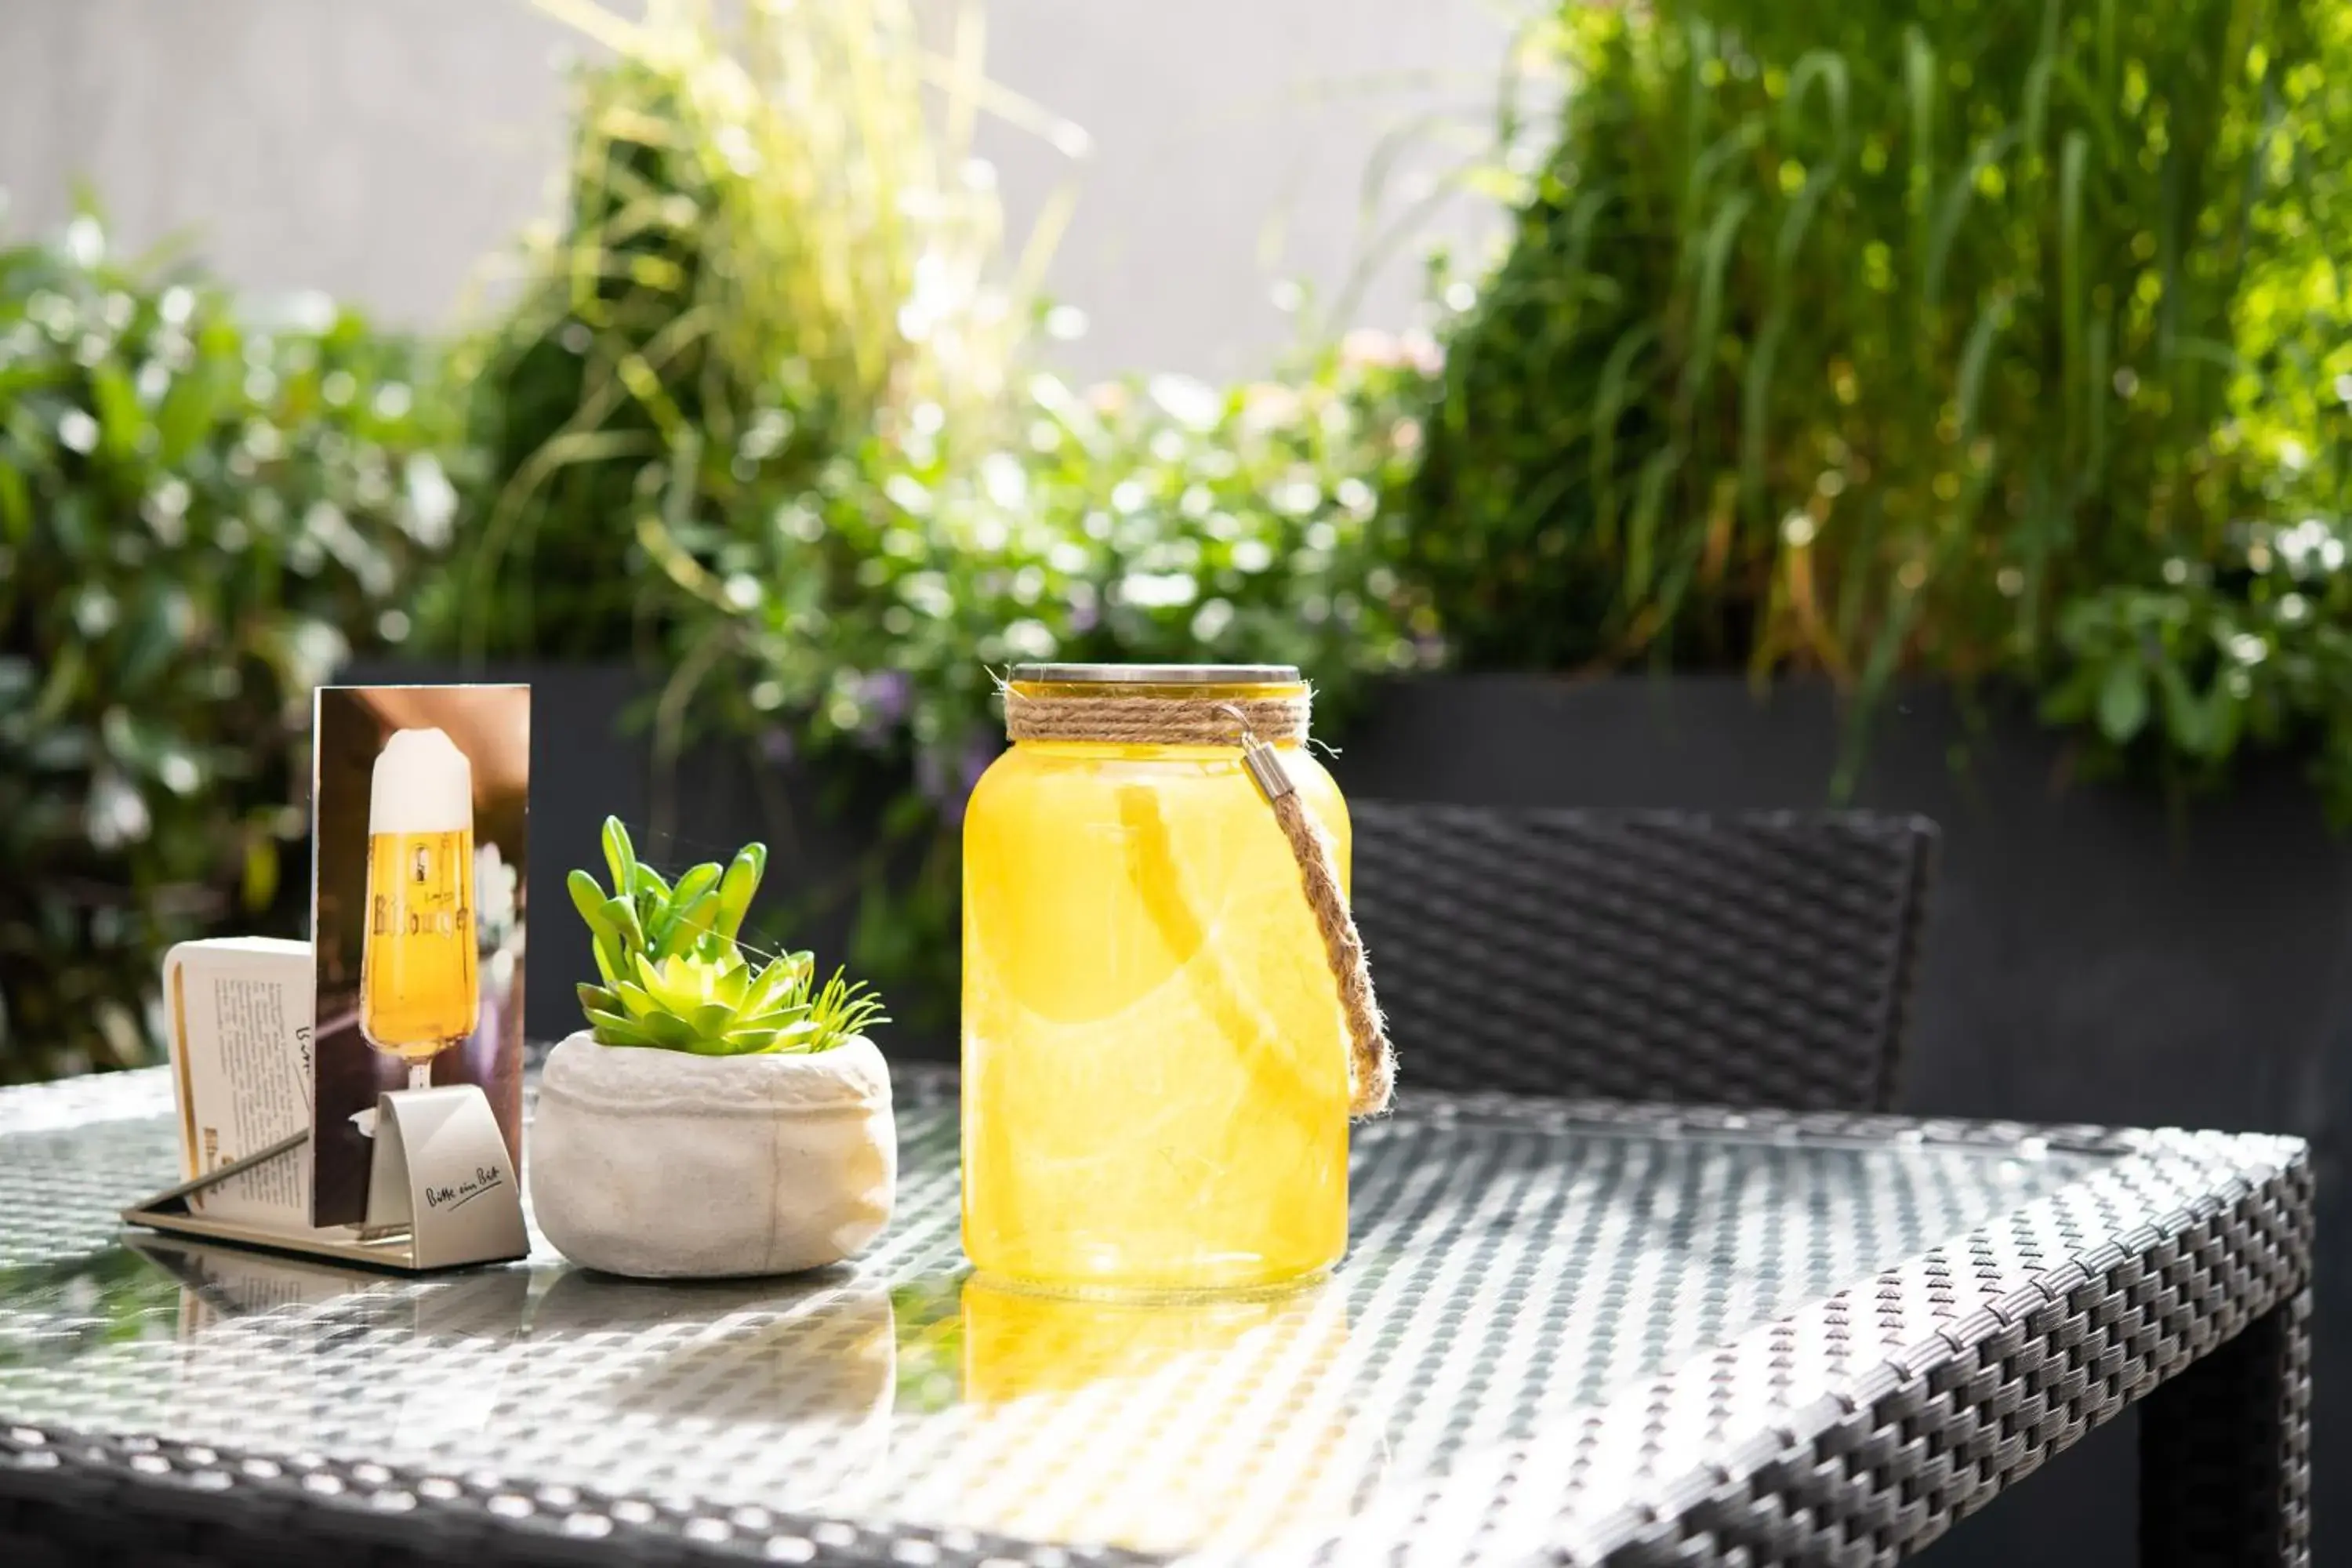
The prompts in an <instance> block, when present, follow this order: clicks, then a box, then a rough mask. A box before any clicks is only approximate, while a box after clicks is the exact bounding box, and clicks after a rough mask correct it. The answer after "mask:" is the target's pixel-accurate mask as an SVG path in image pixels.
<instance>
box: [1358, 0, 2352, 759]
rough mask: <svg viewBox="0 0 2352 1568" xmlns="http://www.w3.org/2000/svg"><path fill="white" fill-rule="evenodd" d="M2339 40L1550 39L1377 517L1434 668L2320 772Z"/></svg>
mask: <svg viewBox="0 0 2352 1568" xmlns="http://www.w3.org/2000/svg"><path fill="white" fill-rule="evenodd" d="M2342 13H2343V8H2342V7H2337V6H2333V5H2318V4H2315V3H2303V0H2153V3H2146V4H2135V5H2125V4H2121V3H2119V0H2072V3H2069V0H1953V3H1949V4H1938V5H1921V4H1864V5H1853V4H1844V3H1839V4H1828V3H1814V4H1786V3H1781V0H1769V3H1768V0H1657V3H1655V4H1651V5H1640V6H1618V5H1567V6H1564V7H1562V8H1561V9H1560V11H1559V13H1558V15H1557V16H1555V17H1554V18H1553V19H1552V21H1551V24H1550V26H1551V28H1552V36H1551V38H1550V40H1549V41H1550V44H1551V47H1552V48H1553V49H1554V50H1555V52H1556V53H1557V55H1558V57H1559V59H1560V60H1561V62H1562V63H1563V66H1564V68H1565V71H1566V75H1567V78H1568V86H1567V89H1566V97H1565V104H1564V108H1563V110H1562V115H1561V121H1560V123H1561V130H1560V133H1559V141H1558V142H1557V145H1556V146H1555V148H1554V149H1553V151H1552V153H1551V154H1550V156H1549V160H1548V162H1547V163H1545V164H1544V166H1543V167H1542V168H1541V169H1540V171H1539V172H1538V174H1536V176H1535V177H1534V180H1533V183H1532V188H1531V189H1530V190H1529V191H1528V194H1527V199H1526V200H1525V201H1524V203H1523V204H1522V205H1520V207H1519V208H1518V209H1517V215H1516V218H1515V229H1514V234H1513V242H1512V244H1511V247H1510V248H1509V251H1508V253H1507V257H1506V258H1505V259H1503V260H1502V262H1501V263H1500V264H1499V266H1498V267H1497V268H1496V270H1495V271H1494V273H1493V274H1492V276H1491V277H1490V278H1489V279H1487V280H1486V286H1485V288H1484V289H1483V291H1482V293H1481V295H1480V298H1479V299H1478V300H1477V302H1476V304H1475V306H1474V307H1473V308H1472V309H1471V310H1469V311H1468V312H1467V313H1466V314H1465V315H1463V316H1462V317H1461V318H1460V319H1459V320H1458V321H1456V322H1455V323H1454V329H1453V331H1451V333H1450V335H1449V342H1448V345H1447V346H1448V351H1449V353H1448V361H1447V364H1446V368H1445V372H1444V380H1443V384H1442V387H1441V389H1440V392H1439V395H1438V396H1437V397H1436V399H1435V400H1434V402H1433V407H1432V410H1431V415H1430V417H1429V420H1428V441H1427V450H1426V458H1425V460H1424V462H1423V464H1422V466H1421V468H1419V470H1418V472H1417V473H1416V474H1415V475H1414V476H1413V478H1412V481H1411V482H1410V483H1409V484H1408V485H1407V486H1406V487H1404V488H1403V489H1402V491H1401V493H1400V495H1399V497H1398V501H1399V504H1400V507H1401V510H1402V514H1403V515H1404V517H1405V518H1406V520H1407V525H1408V532H1409V542H1408V552H1409V560H1410V574H1412V575H1414V576H1416V577H1418V578H1420V579H1421V580H1423V581H1424V582H1425V583H1426V584H1428V586H1429V589H1430V591H1431V593H1432V595H1433V599H1434V602H1435V605H1436V608H1437V610H1438V612H1439V614H1440V616H1441V617H1442V619H1443V621H1444V626H1445V628H1446V631H1447V634H1448V636H1449V637H1450V639H1451V641H1452V643H1453V645H1454V648H1455V650H1456V651H1457V654H1458V656H1459V658H1461V660H1462V662H1464V663H1465V665H1467V666H1470V667H1472V668H1590V667H1604V668H1605V667H1610V666H1624V665H1652V666H1665V667H1675V668H1690V667H1702V668H1705V667H1715V668H1722V667H1730V668H1745V669H1747V670H1749V671H1751V672H1754V673H1755V674H1757V675H1758V676H1759V677H1760V676H1763V675H1765V674H1768V673H1770V672H1773V671H1778V670H1784V669H1801V670H1817V671H1822V672H1826V673H1827V674H1828V675H1829V676H1831V677H1832V678H1833V679H1837V680H1838V681H1840V682H1842V683H1844V684H1845V685H1847V686H1848V687H1849V688H1852V689H1858V690H1860V691H1862V692H1863V693H1864V694H1865V696H1866V695H1868V694H1870V693H1873V692H1875V691H1877V690H1879V689H1882V688H1883V687H1884V685H1885V683H1886V682H1887V681H1888V680H1889V679H1893V678H1894V677H1895V676H1896V675H1898V674H1901V673H1906V672H1919V673H1925V674H1929V675H1933V676H1937V677H1940V678H1945V679H1953V680H1956V681H1958V682H1960V683H1962V684H1964V685H1968V684H1974V683H1976V682H1979V681H1985V680H1992V681H2000V682H2011V683H2016V684H2021V685H2023V686H2026V687H2028V688H2030V689H2035V690H2038V691H2040V692H2041V693H2042V695H2043V702H2044V710H2045V712H2046V714H2047V715H2048V716H2049V717H2050V718H2051V719H2052V720H2053V721H2058V722H2062V723H2074V724H2080V725H2083V726H2084V727H2085V728H2086V729H2087V731H2088V732H2089V733H2090V734H2091V735H2093V736H2094V737H2095V738H2096V739H2097V741H2098V742H2099V743H2100V744H2102V745H2103V746H2104V747H2105V748H2107V749H2110V750H2111V751H2113V752H2116V753H2117V754H2120V755H2126V756H2142V755H2145V756H2147V757H2148V758H2150V759H2152V760H2155V761H2157V762H2158V763H2160V764H2161V765H2163V766H2165V767H2167V768H2168V769H2169V770H2170V771H2172V772H2174V773H2176V774H2195V773H2200V772H2210V771H2212V770H2214V769H2216V768H2218V767H2219V766H2220V764H2221V763H2223V762H2225V761H2226V760H2227V759H2228V758H2229V757H2230V756H2231V754H2232V752H2234V751H2235V750H2236V748H2237V747H2238V746H2239V745H2240V744H2241V742H2242V741H2243V740H2245V739H2247V738H2248V737H2252V738H2253V739H2255V740H2259V741H2266V742H2285V741H2302V742H2308V741H2311V740H2314V739H2316V740H2317V741H2318V742H2319V743H2320V745H2321V747H2322V748H2323V750H2326V749H2327V748H2329V747H2331V746H2335V745H2337V744H2339V742H2334V741H2332V740H2331V739H2330V737H2331V736H2333V735H2336V734H2337V733H2339V732H2340V733H2346V734H2352V715H2347V713H2346V712H2345V711H2344V700H2343V699H2341V698H2340V697H2337V696H2336V695H2335V694H2334V691H2333V690H2331V689H2330V687H2329V681H2328V679H2327V678H2326V675H2325V674H2324V671H2325V670H2326V669H2328V668H2335V669H2336V670H2338V671H2339V672H2340V671H2341V670H2343V669H2344V668H2345V666H2344V664H2343V654H2342V650H2341V649H2340V647H2338V646H2337V643H2338V641H2339V640H2340V639H2339V638H2338V637H2337V636H2336V633H2335V632H2334V631H2333V630H2332V629H2331V628H2332V627H2333V626H2336V625H2339V624H2340V622H2339V621H2338V620H2337V619H2336V610H2335V609H2332V608H2331V607H2330V606H2335V605H2338V604H2339V602H2340V599H2341V597H2342V595H2341V594H2340V592H2339V590H2338V589H2337V588H2336V583H2337V581H2338V580H2339V579H2338V574H2337V573H2336V568H2337V567H2338V566H2339V565H2340V564H2341V563H2342V561H2343V555H2344V547H2343V540H2344V537H2345V531H2344V530H2343V527H2342V525H2341V523H2340V521H2338V513H2339V507H2340V502H2341V500H2342V496H2341V488H2342V472H2343V469H2342V465H2341V462H2340V458H2339V454H2338V448H2339V447H2341V443H2342V436H2343V433H2344V417H2343V415H2344V402H2345V398H2344V395H2343V391H2344V390H2345V389H2352V381H2344V382H2341V383H2338V382H2337V380H2336V378H2337V377H2339V376H2342V375H2343V374H2345V373H2346V372H2347V371H2352V363H2347V348H2346V342H2347V337H2352V334H2347V332H2346V331H2345V330H2344V329H2345V298H2344V291H2343V289H2342V286H2341V282H2340V280H2339V279H2338V276H2337V271H2336V268H2337V258H2338V257H2339V256H2341V255H2342V254H2343V253H2344V249H2345V245H2344V242H2345V241H2346V240H2347V239H2352V226H2347V218H2352V213H2347V212H2346V211H2345V210H2344V204H2343V203H2342V201H2341V200H2340V199H2339V197H2338V193H2339V191H2340V190H2341V188H2342V185H2343V181H2342V176H2341V169H2342V159H2343V154H2344V149H2345V147H2346V146H2347V138H2346V137H2345V136H2344V135H2343V134H2342V132H2343V130H2344V129H2345V128H2347V126H2352V114H2348V113H2347V101H2346V93H2347V89H2346V88H2345V87H2343V86H2341V85H2337V84H2338V83H2341V82H2342V81H2343V79H2345V77H2346V74H2347V73H2346V71H2345V70H2344V69H2342V68H2341V67H2343V66H2344V65H2346V64H2347V63H2352V48H2347V37H2346V29H2347V22H2346V19H2345V17H2344V16H2343V14H2342ZM2282 536H2284V537H2288V538H2291V539H2292V541H2293V546H2292V549H2291V550H2288V549H2285V548H2282V547H2281V546H2280V545H2279V544H2278V543H2277V542H2276V540H2277V538H2279V537H2282ZM2290 556H2291V557H2292V561H2291V563H2290V559H2289V558H2290ZM2323 634H2325V635H2323ZM2336 689H2340V683H2339V686H2338V687H2337V688H2336ZM2343 777H2344V781H2345V782H2343V783H2339V784H2335V785H2332V786H2331V793H2332V794H2333V795H2336V797H2338V801H2337V803H2338V804H2339V805H2346V806H2352V770H2343Z"/></svg>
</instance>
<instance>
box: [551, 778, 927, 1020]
mask: <svg viewBox="0 0 2352 1568" xmlns="http://www.w3.org/2000/svg"><path fill="white" fill-rule="evenodd" d="M604 863H605V867H606V868H607V869H608V870H609V871H610V872H611V874H612V878H613V887H614V891H613V892H612V893H611V894H609V895H608V894H607V893H606V892H605V891H604V889H603V887H601V886H600V885H598V883H597V881H596V879H595V877H594V876H593V875H592V874H591V873H589V872H586V871H574V872H572V875H571V877H570V878H569V879H567V886H568V887H569V888H570V889H571V893H572V903H573V904H574V905H576V906H577V907H578V909H579V910H580V915H581V918H582V919H583V920H584V921H587V922H588V929H589V931H590V932H591V934H592V935H593V937H594V939H595V942H594V951H595V957H596V970H597V973H598V974H600V975H601V976H602V977H603V984H586V983H583V984H582V985H581V987H580V1005H581V1006H582V1008H583V1010H584V1011H585V1013H586V1014H587V1017H588V1023H589V1026H590V1027H591V1029H592V1030H593V1033H594V1036H595V1038H596V1039H597V1040H598V1041H599V1042H600V1043H602V1044H604V1045H607V1046H646V1047H660V1048H663V1049H667V1050H675V1051H687V1052H690V1053H692V1054H694V1055H696V1056H706V1057H735V1056H752V1055H759V1054H762V1053H776V1052H796V1053H803V1054H805V1053H809V1052H814V1051H827V1050H831V1049H833V1048H834V1047H836V1046H840V1045H845V1044H846V1043H847V1042H848V1041H849V1040H851V1039H853V1038H855V1037H858V1036H860V1035H862V1034H863V1033H864V1032H865V1031H866V1029H868V1028H870V1027H872V1026H875V1025H877V1024H883V1023H887V1022H888V1021H889V1020H888V1019H887V1018H886V1017H885V1016H883V1013H882V1005H881V1002H880V1000H879V999H878V998H877V997H876V996H874V995H873V994H870V993H869V992H867V991H866V987H865V986H864V985H863V984H860V983H857V982H852V981H848V980H845V978H844V977H843V975H842V973H841V972H839V971H835V973H834V976H833V978H832V979H831V980H829V981H827V982H826V983H825V984H824V985H823V986H822V987H818V986H815V985H814V977H815V973H816V965H815V960H814V956H813V955H811V954H809V953H806V952H787V953H781V954H778V955H777V956H775V957H773V958H771V959H770V960H769V961H768V962H767V963H765V964H764V965H761V966H759V967H757V968H754V967H753V966H752V965H751V963H749V962H747V961H746V960H745V958H744V956H743V952H742V949H741V946H740V942H739V939H738V933H739V932H740V931H741V929H742V925H743V916H744V912H745V911H746V910H749V909H750V908H751V895H752V894H753V893H754V892H755V891H757V890H758V889H759V886H760V878H761V874H762V873H763V872H764V871H765V870H766V868H767V863H768V851H767V849H766V847H764V846H762V845H759V844H747V845H745V846H744V847H742V849H741V850H740V851H738V852H737V854H736V856H735V858H734V860H733V861H732V862H731V863H730V865H729V866H728V867H727V868H726V870H725V871H724V872H721V871H720V869H719V866H718V864H717V862H715V861H712V862H706V863H705V864H703V865H699V866H696V867H694V868H691V869H689V870H688V871H686V872H684V873H682V874H681V875H680V876H679V877H678V879H677V882H676V883H675V884H672V883H670V882H669V881H667V880H666V879H664V878H663V877H662V876H661V874H660V873H659V872H657V871H656V870H655V869H654V868H652V867H650V866H647V865H646V864H645V863H644V862H642V861H640V860H639V859H638V858H636V852H635V848H634V847H632V846H631V844H630V842H629V835H628V830H627V829H626V828H625V827H623V826H622V825H621V821H620V819H619V818H618V817H607V818H605V819H604Z"/></svg>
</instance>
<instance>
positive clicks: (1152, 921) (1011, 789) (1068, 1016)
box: [963, 665, 1349, 1294]
mask: <svg viewBox="0 0 2352 1568" xmlns="http://www.w3.org/2000/svg"><path fill="white" fill-rule="evenodd" d="M1012 693H1013V695H1012V698H1011V700H1012V701H1013V702H1016V703H1018V702H1021V701H1023V700H1029V701H1034V702H1047V701H1051V700H1055V699H1057V698H1062V699H1076V698H1085V699H1097V700H1099V699H1106V698H1111V699H1117V700H1119V701H1120V702H1121V703H1122V704H1124V703H1128V702H1132V703H1134V704H1135V705H1136V712H1137V713H1138V714H1139V716H1141V717H1143V718H1145V719H1147V720H1148V719H1149V716H1150V713H1151V711H1152V705H1153V704H1160V703H1166V704H1174V703H1191V704H1198V703H1201V702H1204V701H1206V702H1219V703H1223V702H1238V703H1246V702H1250V701H1254V700H1269V699H1273V700H1284V699H1287V700H1301V701H1303V700H1304V698H1305V696H1306V689H1305V688H1304V687H1303V686H1302V685H1301V684H1300V682H1299V679H1298V672H1297V670H1296V669H1293V668H1288V667H1286V666H1251V667H1235V666H1120V665H1109V666H1104V665H1031V666H1019V667H1016V668H1014V670H1013V678H1012ZM1278 747H1279V750H1280V752H1281V757H1282V761H1283V763H1284V764H1285V766H1286V769H1287V771H1288V772H1289V773H1290V775H1291V777H1292V779H1293V780H1294V781H1295V782H1296V784H1297V789H1298V793H1299V795H1300V798H1301V799H1302V801H1303V802H1304V803H1305V805H1306V806H1307V811H1308V812H1309V813H1310V814H1311V815H1312V816H1313V817H1314V818H1315V820H1316V822H1317V823H1318V825H1319V826H1321V828H1322V829H1323V831H1324V832H1325V833H1326V834H1327V835H1328V837H1329V838H1330V840H1331V842H1332V847H1333V850H1334V852H1335V858H1336V860H1337V863H1338V868H1339V874H1340V876H1341V878H1342V879H1343V880H1344V879H1345V877H1346V875H1347V865H1348V816H1347V808H1346V806H1345V805H1344V804H1343V803H1342V802H1341V800H1340V798H1339V787H1338V786H1337V785H1336V784H1333V783H1332V782H1331V778H1330V775H1329V774H1328V773H1325V772H1324V770H1323V769H1322V767H1321V766H1320V765H1319V764H1318V763H1317V762H1316V761H1315V759H1314V758H1313V757H1312V756H1311V755H1309V754H1308V753H1307V751H1306V749H1305V748H1304V747H1303V746H1302V745H1300V744H1299V743H1298V742H1297V740H1296V739H1290V740H1285V741H1282V742H1278ZM963 871H964V875H963V889H964V894H963V897H964V920H963V1235H964V1250H965V1252H966V1253H967V1254H969V1255H970V1257H971V1261H972V1263H973V1265H974V1267H975V1268H977V1269H979V1270H980V1272H981V1273H982V1276H984V1277H987V1278H991V1279H998V1280H1001V1281H1006V1282H1012V1283H1016V1284H1020V1285H1025V1286H1029V1287H1032V1288H1045V1289H1058V1290H1074V1291H1082V1292H1096V1291H1101V1292H1112V1293H1146V1294H1152V1293H1161V1292H1171V1291H1176V1292H1184V1291H1195V1290H1231V1289H1249V1288H1252V1287H1262V1286H1269V1285H1276V1284H1281V1283H1284V1282H1287V1281H1292V1280H1303V1279H1312V1278H1314V1277H1316V1276H1318V1275H1320V1274H1322V1273H1324V1272H1326V1271H1327V1270H1328V1269H1329V1268H1330V1267H1331V1266H1332V1264H1334V1263H1336V1262H1337V1261H1338V1260H1339V1255H1340V1253H1341V1252H1342V1251H1343V1250H1345V1248H1346V1246H1347V1239H1348V1104H1349V1066H1348V1063H1349V1047H1348V1038H1347V1029H1346V1024H1345V1021H1344V1019H1343V1016H1342V1014H1341V1011H1340V1005H1339V996H1338V992H1337V989H1336V987H1335V985H1334V983H1333V980H1332V976H1331V971H1330V968H1329V961H1328V958H1327V956H1326V953H1325V950H1324V947H1323V942H1322V938H1321V936H1320V935H1319V933H1318V931H1317V928H1316V924H1315V919H1314V916H1313V914H1312V912H1311V911H1310V910H1309V908H1308V905H1307V900H1306V899H1305V897H1304V895H1303V894H1302V892H1301V889H1300V883H1299V872H1298V866H1297V861H1296V859H1295V858H1293V853H1292V850H1291V848H1290V846H1289V844H1288V842H1287V841H1286V839H1285V838H1284V837H1283V833H1282V829H1281V827H1280V826H1279V825H1278V824H1277V822H1276V817H1275V814H1274V812H1273V811H1272V809H1271V808H1270V807H1269V806H1268V805H1267V803H1266V800H1265V796H1264V795H1261V794H1260V793H1259V790H1258V787H1257V785H1256V784H1255V783H1254V782H1253V781H1252V779H1251V776H1250V774H1249V773H1248V772H1247V771H1246V770H1245V769H1244V765H1243V762H1242V754H1241V752H1240V751H1239V750H1238V748H1237V747H1236V746H1234V745H1211V744H1197V745H1195V744H1181V745H1177V744H1166V743H1160V742H1105V741H1091V740H1054V741H1041V740H1016V741H1015V742H1014V743H1013V746H1012V748H1011V749H1010V750H1009V751H1007V752H1005V754H1004V755H1003V756H1002V757H999V758H998V759H997V760H996V762H995V763H993V764H992V766H991V767H990V768H989V770H988V772H987V773H985V774H984V775H983V776H982V778H981V780H980V783H979V785H978V787H977V788H976V789H975V790H974V791H973V793H972V796H971V804H970V805H969V807H968V809H967V815H966V816H965V820H964V866H963Z"/></svg>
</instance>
